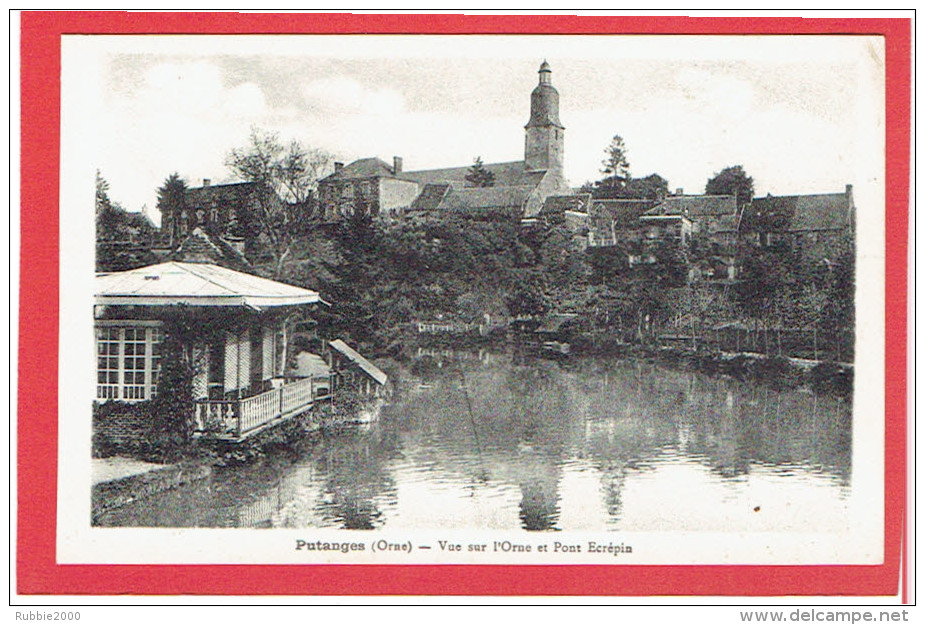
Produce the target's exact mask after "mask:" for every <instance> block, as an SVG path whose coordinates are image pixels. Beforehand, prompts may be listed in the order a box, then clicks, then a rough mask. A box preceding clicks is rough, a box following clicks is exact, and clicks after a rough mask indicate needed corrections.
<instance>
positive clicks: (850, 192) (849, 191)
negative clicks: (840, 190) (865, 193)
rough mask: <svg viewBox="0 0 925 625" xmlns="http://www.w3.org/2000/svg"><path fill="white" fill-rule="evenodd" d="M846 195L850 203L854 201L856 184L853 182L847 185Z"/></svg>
mask: <svg viewBox="0 0 925 625" xmlns="http://www.w3.org/2000/svg"><path fill="white" fill-rule="evenodd" d="M845 197H847V198H848V203H849V204H851V203H853V202H854V185H853V184H846V185H845Z"/></svg>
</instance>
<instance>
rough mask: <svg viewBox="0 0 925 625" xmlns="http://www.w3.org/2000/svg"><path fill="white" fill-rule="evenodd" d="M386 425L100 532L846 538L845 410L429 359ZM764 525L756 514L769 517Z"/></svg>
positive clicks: (578, 365) (523, 362)
mask: <svg viewBox="0 0 925 625" xmlns="http://www.w3.org/2000/svg"><path fill="white" fill-rule="evenodd" d="M397 378H398V380H397V382H398V384H397V387H398V392H397V393H396V395H395V398H394V402H393V404H392V405H390V406H387V407H386V409H385V410H384V411H383V413H382V415H381V417H380V420H379V422H377V423H375V424H373V425H372V426H371V427H369V428H367V429H357V428H343V429H340V430H336V431H331V432H326V433H325V434H324V435H322V436H319V437H317V438H313V439H311V440H308V441H306V442H304V443H303V444H302V445H300V446H299V447H298V448H296V449H289V450H286V451H280V452H277V453H273V454H270V455H269V456H268V457H267V458H266V459H264V460H263V461H261V462H259V463H256V464H254V465H250V466H247V467H237V468H232V469H223V470H219V471H217V472H216V473H215V475H214V476H213V477H212V479H210V480H206V481H203V482H200V483H198V484H194V485H191V486H189V487H186V488H182V489H178V490H175V491H169V492H167V493H162V494H160V495H157V496H155V497H151V498H149V499H146V500H144V501H140V502H136V503H134V504H130V505H129V506H126V507H124V508H121V509H120V510H117V511H115V512H113V513H111V514H109V515H108V516H107V517H105V518H104V519H102V524H103V525H140V526H194V527H195V526H208V527H225V526H236V527H340V528H346V529H364V530H369V529H375V528H379V527H389V528H433V529H438V528H463V527H466V528H515V527H520V528H523V529H526V530H540V531H547V530H562V529H586V530H598V529H651V530H661V529H664V530H671V529H704V530H709V529H717V530H718V529H722V530H741V531H746V530H774V529H781V528H790V529H793V530H796V531H801V530H811V529H818V528H819V527H829V528H833V529H837V528H839V527H841V526H842V524H844V523H846V522H847V521H846V515H845V508H846V495H847V494H848V491H849V489H850V472H851V412H850V403H847V402H844V401H842V400H838V399H834V398H831V397H827V396H819V395H816V394H813V393H810V392H804V391H792V390H787V391H778V390H772V389H769V388H764V387H760V386H754V385H746V384H743V383H741V382H738V381H736V380H733V379H729V378H711V377H707V376H703V375H700V374H696V373H691V372H684V371H678V370H672V369H667V368H664V367H661V366H657V365H653V364H650V363H645V362H613V361H603V360H595V359H578V360H574V361H570V362H554V361H546V360H536V359H530V358H529V357H528V356H527V355H525V354H522V353H516V352H515V353H513V354H511V353H503V352H490V351H488V350H481V351H472V352H465V351H464V352H454V351H451V350H422V351H420V352H418V353H415V354H413V355H412V356H411V358H409V359H408V360H407V361H406V362H405V363H404V370H403V371H401V372H400V374H399V375H398V376H397ZM758 511H760V513H759V512H758Z"/></svg>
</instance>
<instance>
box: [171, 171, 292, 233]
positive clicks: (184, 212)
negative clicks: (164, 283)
mask: <svg viewBox="0 0 925 625" xmlns="http://www.w3.org/2000/svg"><path fill="white" fill-rule="evenodd" d="M261 202H264V203H267V205H268V206H269V207H270V211H271V212H272V211H276V210H278V209H279V208H281V207H282V204H283V200H281V199H280V198H279V196H277V195H276V193H274V192H273V191H272V190H263V191H262V190H261V188H260V185H258V184H257V183H255V182H233V183H229V184H212V183H211V180H209V179H208V178H205V179H203V181H202V186H200V187H190V188H188V189H187V190H186V193H185V194H184V196H183V205H182V206H179V207H175V208H174V210H168V211H165V212H164V213H163V214H162V215H161V232H162V234H163V236H164V238H165V241H164V244H165V245H166V246H167V247H169V248H171V249H173V248H175V247H176V246H177V245H178V244H179V243H180V242H181V241H183V240H184V239H186V238H187V237H188V236H189V235H190V234H191V233H192V232H193V231H194V230H196V229H197V228H199V229H200V230H203V231H204V232H206V233H208V234H210V235H213V236H214V235H218V236H222V237H226V238H230V239H239V240H242V241H244V242H245V243H246V244H248V245H249V244H251V243H252V242H253V241H254V239H256V237H258V236H259V235H260V233H261V231H262V227H261V222H260V216H259V211H260V210H261Z"/></svg>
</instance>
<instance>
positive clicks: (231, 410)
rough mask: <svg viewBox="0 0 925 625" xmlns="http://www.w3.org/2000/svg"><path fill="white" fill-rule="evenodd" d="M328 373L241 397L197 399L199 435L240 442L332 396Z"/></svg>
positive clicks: (197, 431)
mask: <svg viewBox="0 0 925 625" xmlns="http://www.w3.org/2000/svg"><path fill="white" fill-rule="evenodd" d="M331 382H332V380H331V379H330V377H329V376H314V377H310V378H301V379H296V380H295V381H292V382H288V383H286V384H283V385H282V386H280V387H279V388H274V389H271V390H269V391H265V392H263V393H260V394H258V395H253V396H251V397H245V398H242V399H221V400H212V399H202V400H198V401H196V403H195V405H196V409H195V423H196V435H197V436H202V437H209V438H216V439H220V440H227V441H233V442H240V441H243V440H245V439H246V438H248V437H250V436H253V435H254V434H257V433H258V432H261V431H263V430H265V429H267V428H269V427H272V426H274V425H278V424H280V423H283V422H284V421H287V420H289V419H291V418H292V417H295V416H298V415H300V414H302V413H303V412H305V411H306V410H308V409H310V408H311V407H312V406H313V405H314V403H315V402H316V401H325V400H327V399H329V398H330V396H331V395H330V394H331V389H332V385H331Z"/></svg>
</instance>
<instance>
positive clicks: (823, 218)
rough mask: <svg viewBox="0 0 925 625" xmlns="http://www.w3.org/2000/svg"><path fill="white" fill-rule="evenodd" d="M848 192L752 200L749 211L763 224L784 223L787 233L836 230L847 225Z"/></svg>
mask: <svg viewBox="0 0 925 625" xmlns="http://www.w3.org/2000/svg"><path fill="white" fill-rule="evenodd" d="M851 210H852V207H851V199H850V195H849V194H848V193H820V194H815V195H781V196H770V197H763V198H755V199H753V200H752V205H751V207H750V212H751V213H752V215H753V216H754V217H756V218H758V219H761V220H762V221H765V222H771V221H774V222H776V223H780V224H786V229H787V230H790V231H799V230H838V229H840V228H844V227H846V226H848V225H849V224H850V223H851V219H852V215H851Z"/></svg>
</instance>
